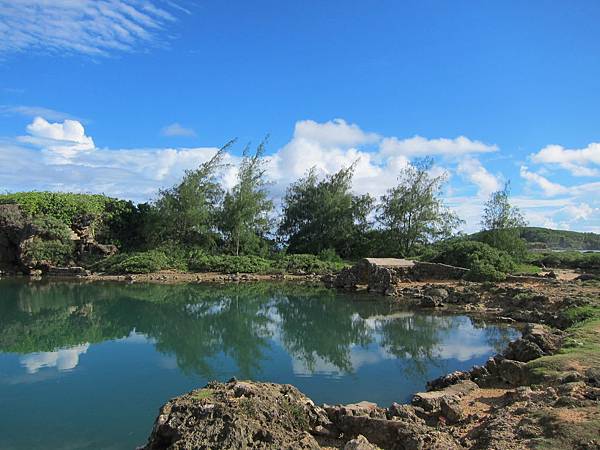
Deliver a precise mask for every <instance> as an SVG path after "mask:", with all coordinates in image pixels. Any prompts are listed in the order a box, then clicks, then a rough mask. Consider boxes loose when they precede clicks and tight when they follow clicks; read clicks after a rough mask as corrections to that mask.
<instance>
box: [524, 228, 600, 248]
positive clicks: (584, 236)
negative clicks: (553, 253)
mask: <svg viewBox="0 0 600 450" xmlns="http://www.w3.org/2000/svg"><path fill="white" fill-rule="evenodd" d="M519 231H520V235H521V238H522V239H524V240H525V241H527V242H528V243H529V244H530V245H531V246H532V247H534V248H540V249H563V250H600V234H596V233H580V232H577V231H566V230H550V229H548V228H538V227H523V228H520V229H519Z"/></svg>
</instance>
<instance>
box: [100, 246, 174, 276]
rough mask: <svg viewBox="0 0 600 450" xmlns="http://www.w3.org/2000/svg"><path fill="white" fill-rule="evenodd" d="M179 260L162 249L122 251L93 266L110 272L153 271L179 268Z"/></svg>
mask: <svg viewBox="0 0 600 450" xmlns="http://www.w3.org/2000/svg"><path fill="white" fill-rule="evenodd" d="M178 265H179V264H178V261H176V260H174V259H173V258H172V257H169V256H167V254H166V253H165V252H164V251H161V250H149V251H146V252H136V253H122V254H118V255H114V256H111V257H109V258H106V259H104V260H102V261H99V262H98V263H96V264H95V265H92V266H91V268H92V269H93V270H95V271H99V272H106V273H110V274H135V273H152V272H158V271H159V270H165V269H173V268H179V267H177V266H178Z"/></svg>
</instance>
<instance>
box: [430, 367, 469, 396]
mask: <svg viewBox="0 0 600 450" xmlns="http://www.w3.org/2000/svg"><path fill="white" fill-rule="evenodd" d="M470 378H471V374H470V373H469V372H464V371H463V372H461V371H455V372H451V373H449V374H446V375H443V376H441V377H439V378H436V379H435V380H431V381H428V382H427V390H430V391H433V390H439V389H443V388H446V387H448V386H451V385H453V384H456V383H458V382H459V381H463V380H469V379H470Z"/></svg>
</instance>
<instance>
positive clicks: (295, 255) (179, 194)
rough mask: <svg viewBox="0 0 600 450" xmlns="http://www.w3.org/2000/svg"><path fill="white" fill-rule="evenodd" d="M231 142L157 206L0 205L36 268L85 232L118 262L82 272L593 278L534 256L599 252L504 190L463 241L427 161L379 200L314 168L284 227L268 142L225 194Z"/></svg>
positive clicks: (32, 200)
mask: <svg viewBox="0 0 600 450" xmlns="http://www.w3.org/2000/svg"><path fill="white" fill-rule="evenodd" d="M232 145H234V141H232V142H229V143H228V144H227V145H225V146H224V147H223V148H221V149H220V150H219V151H218V152H217V153H216V154H215V155H214V156H213V157H212V158H211V159H210V160H208V161H207V162H205V163H203V164H201V165H200V166H199V167H198V168H197V169H195V170H189V171H186V173H185V174H184V176H183V178H182V180H181V181H180V182H179V183H178V184H176V185H175V186H173V187H171V188H169V189H165V190H161V191H159V193H158V196H157V198H156V199H155V200H154V201H152V202H151V203H143V204H138V205H135V204H133V203H132V202H129V201H124V200H119V199H114V198H110V197H106V196H104V195H91V194H73V193H54V192H23V193H14V194H4V195H0V204H5V203H15V204H18V205H20V207H21V209H22V210H23V211H24V213H25V214H27V215H28V216H29V217H30V219H31V220H32V222H31V223H32V226H33V228H34V229H35V231H36V232H35V233H34V234H35V236H36V237H35V238H34V239H32V240H30V241H28V242H27V248H26V249H25V250H26V252H25V254H26V256H27V257H28V258H29V260H30V261H32V262H34V263H35V262H36V261H37V262H46V263H49V264H57V265H64V264H69V263H70V262H73V259H74V253H73V251H74V245H73V240H72V234H73V233H72V231H71V230H77V229H81V228H82V227H88V228H90V229H91V231H92V233H93V235H94V236H95V238H96V240H97V241H99V242H102V243H107V244H114V245H116V246H117V247H118V248H119V251H120V253H119V254H117V255H114V256H111V257H109V258H105V259H102V260H99V261H98V260H95V261H94V260H85V261H81V260H79V261H77V262H78V263H80V264H82V263H83V264H85V265H88V266H89V267H91V268H93V269H95V270H98V271H102V272H107V273H149V272H154V271H158V270H164V269H174V270H185V271H215V272H228V273H235V272H249V273H277V272H303V273H322V272H326V271H333V270H337V269H339V268H340V267H342V266H343V265H344V261H343V260H342V258H343V259H344V260H345V261H346V262H350V261H352V260H356V259H358V258H360V257H364V256H385V257H412V258H414V257H420V258H422V259H425V260H430V261H437V262H444V263H447V264H453V265H458V266H466V267H468V268H470V269H471V274H470V277H471V278H472V279H477V280H483V279H490V280H500V279H503V278H504V277H505V276H506V274H507V273H510V272H513V271H514V270H515V268H516V267H517V263H523V262H529V263H534V264H538V265H540V266H542V265H544V266H548V267H575V266H576V267H583V268H586V269H587V268H589V269H591V270H595V269H598V257H597V256H595V255H580V254H577V255H575V254H571V253H569V254H566V253H565V254H561V255H558V254H551V255H543V254H542V255H537V256H536V257H533V256H531V255H530V254H528V252H527V246H526V243H525V240H524V239H522V238H521V237H525V238H526V239H527V241H531V240H532V239H535V240H536V242H546V243H547V244H548V245H554V244H553V243H554V242H555V241H556V240H558V242H559V244H561V245H565V246H574V245H586V246H590V248H594V246H595V245H597V244H598V242H600V241H599V239H600V238H599V237H598V236H597V235H592V234H589V235H588V234H585V235H574V234H570V233H569V232H555V231H551V230H544V229H537V228H527V227H526V223H525V221H524V219H523V216H522V214H521V213H520V211H519V210H518V209H517V208H516V207H514V206H513V205H511V203H510V192H509V185H508V184H507V185H506V186H505V187H504V188H503V189H502V190H500V191H498V192H494V193H493V194H492V195H491V196H490V199H489V201H488V202H487V203H486V205H485V209H484V210H483V211H482V231H481V232H479V233H476V234H475V235H472V236H469V237H465V236H461V237H456V236H454V237H453V235H454V232H455V230H456V229H457V227H458V226H459V225H460V223H461V220H460V219H459V218H458V217H457V216H456V215H455V214H453V213H452V212H451V211H450V210H449V209H448V208H447V207H446V205H445V204H444V202H443V200H442V189H443V186H444V183H445V176H444V175H442V176H434V175H432V170H431V169H432V164H433V162H432V160H431V159H424V160H421V161H417V162H415V163H413V164H409V165H407V166H406V167H404V168H403V169H400V170H399V173H398V181H397V185H396V186H394V187H393V188H391V189H390V190H389V191H388V192H386V194H385V195H383V196H381V197H380V198H379V199H375V198H373V197H372V196H371V195H369V194H365V195H356V194H354V193H353V191H352V180H353V174H354V166H353V165H351V166H350V167H346V168H342V169H341V170H340V171H338V172H337V173H333V174H330V175H327V176H325V177H320V176H319V175H318V174H317V171H316V170H315V169H311V170H309V171H308V172H307V174H306V175H305V176H304V177H302V178H301V179H299V180H297V181H296V182H294V183H292V184H291V185H290V186H289V187H288V189H287V192H286V194H285V196H284V198H283V200H282V204H281V210H280V215H279V217H277V216H276V214H275V207H274V203H273V200H272V199H270V198H269V195H268V189H267V185H268V183H267V181H266V172H265V164H266V162H265V159H264V157H263V152H264V143H262V144H260V145H259V146H258V147H257V148H256V150H255V151H254V152H251V151H250V148H249V147H248V146H247V147H246V148H245V149H244V150H243V154H242V159H241V163H240V165H239V167H238V170H237V179H236V182H235V184H234V186H233V187H232V188H231V189H229V190H227V189H225V188H224V187H223V184H222V183H221V175H222V170H223V169H224V167H225V166H226V164H224V162H223V157H224V155H225V151H226V150H227V149H229V148H230V147H231V146H232Z"/></svg>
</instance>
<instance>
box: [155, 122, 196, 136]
mask: <svg viewBox="0 0 600 450" xmlns="http://www.w3.org/2000/svg"><path fill="white" fill-rule="evenodd" d="M160 134H162V135H163V136H169V137H194V136H196V132H195V131H194V130H193V129H191V128H186V127H184V126H182V125H180V124H178V123H177V122H175V123H172V124H171V125H167V126H166V127H164V128H163V129H162V130H160Z"/></svg>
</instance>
